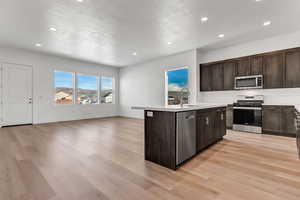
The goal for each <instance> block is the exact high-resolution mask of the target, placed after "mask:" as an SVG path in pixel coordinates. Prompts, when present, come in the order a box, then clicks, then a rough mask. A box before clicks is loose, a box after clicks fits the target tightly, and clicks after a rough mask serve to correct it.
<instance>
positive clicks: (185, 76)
mask: <svg viewBox="0 0 300 200" xmlns="http://www.w3.org/2000/svg"><path fill="white" fill-rule="evenodd" d="M188 80H189V71H188V68H187V67H185V68H179V69H175V70H169V71H166V83H167V88H166V89H167V97H166V99H167V104H168V105H177V104H180V101H181V96H183V103H184V104H188V102H189V92H188ZM184 89H185V90H184Z"/></svg>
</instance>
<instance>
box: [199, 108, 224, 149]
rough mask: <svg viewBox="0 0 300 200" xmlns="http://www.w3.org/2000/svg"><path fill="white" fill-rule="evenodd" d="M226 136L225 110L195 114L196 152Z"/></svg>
mask: <svg viewBox="0 0 300 200" xmlns="http://www.w3.org/2000/svg"><path fill="white" fill-rule="evenodd" d="M225 135H226V108H219V109H207V110H201V111H198V113H197V136H196V138H197V139H196V141H197V144H196V147H197V151H201V150H203V149H205V148H206V147H208V146H209V145H211V144H213V143H215V142H217V141H218V140H220V139H222V138H223V136H225Z"/></svg>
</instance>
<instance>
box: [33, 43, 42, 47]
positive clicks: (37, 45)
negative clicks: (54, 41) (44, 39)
mask: <svg viewBox="0 0 300 200" xmlns="http://www.w3.org/2000/svg"><path fill="white" fill-rule="evenodd" d="M35 46H36V47H41V46H43V45H42V44H41V43H36V44H35Z"/></svg>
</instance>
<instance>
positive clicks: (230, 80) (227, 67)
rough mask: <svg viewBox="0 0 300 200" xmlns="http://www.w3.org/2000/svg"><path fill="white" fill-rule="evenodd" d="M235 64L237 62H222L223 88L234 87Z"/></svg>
mask: <svg viewBox="0 0 300 200" xmlns="http://www.w3.org/2000/svg"><path fill="white" fill-rule="evenodd" d="M236 66H237V63H236V62H234V61H232V62H226V63H224V64H223V71H224V76H223V79H224V88H223V89H224V90H233V89H234V78H235V73H236Z"/></svg>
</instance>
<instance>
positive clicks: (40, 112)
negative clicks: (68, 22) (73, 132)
mask: <svg viewBox="0 0 300 200" xmlns="http://www.w3.org/2000/svg"><path fill="white" fill-rule="evenodd" d="M1 63H14V64H21V65H29V66H32V67H33V102H34V104H33V122H34V123H35V124H37V123H46V122H56V121H67V120H77V119H87V118H98V117H108V116H116V115H118V85H119V84H118V75H119V69H118V68H113V67H108V66H104V65H97V64H91V63H87V62H80V61H76V60H72V59H66V58H61V57H56V56H49V55H44V54H39V53H34V52H29V51H25V50H20V49H14V48H0V65H1ZM54 70H60V71H70V72H79V73H84V74H91V75H106V76H113V77H115V81H116V84H115V85H116V95H115V96H116V104H114V105H104V104H103V105H101V104H100V105H55V104H54V88H53V84H54V79H53V72H54ZM0 94H1V91H0ZM0 113H1V112H0Z"/></svg>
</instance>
